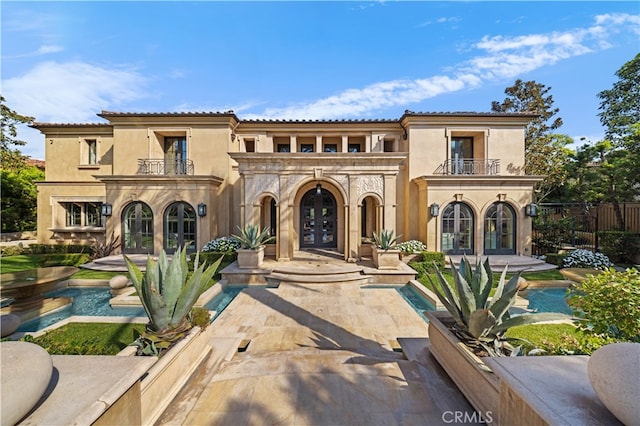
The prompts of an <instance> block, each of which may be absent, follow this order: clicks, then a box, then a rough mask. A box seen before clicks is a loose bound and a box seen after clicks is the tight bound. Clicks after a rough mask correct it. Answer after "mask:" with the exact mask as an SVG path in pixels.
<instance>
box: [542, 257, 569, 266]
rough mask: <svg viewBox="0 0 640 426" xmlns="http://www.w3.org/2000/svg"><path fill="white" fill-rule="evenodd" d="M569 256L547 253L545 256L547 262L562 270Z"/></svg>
mask: <svg viewBox="0 0 640 426" xmlns="http://www.w3.org/2000/svg"><path fill="white" fill-rule="evenodd" d="M567 256H568V255H567V254H564V253H562V254H561V253H547V254H545V262H547V263H550V264H552V265H556V266H559V267H561V268H562V265H563V264H564V258H565V257H567Z"/></svg>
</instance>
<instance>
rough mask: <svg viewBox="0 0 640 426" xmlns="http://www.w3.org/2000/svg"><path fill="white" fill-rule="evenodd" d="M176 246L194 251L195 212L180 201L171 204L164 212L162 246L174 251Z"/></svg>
mask: <svg viewBox="0 0 640 426" xmlns="http://www.w3.org/2000/svg"><path fill="white" fill-rule="evenodd" d="M178 247H182V248H183V249H185V248H186V249H187V252H195V251H196V212H195V210H194V208H193V207H191V206H190V205H189V204H187V203H182V202H177V203H173V204H171V205H170V206H169V207H168V208H167V210H166V211H165V212H164V248H165V250H166V252H167V253H175V251H176V250H177V249H178Z"/></svg>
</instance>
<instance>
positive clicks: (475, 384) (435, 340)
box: [425, 311, 500, 424]
mask: <svg viewBox="0 0 640 426" xmlns="http://www.w3.org/2000/svg"><path fill="white" fill-rule="evenodd" d="M425 315H426V316H427V318H428V319H429V340H430V342H431V353H432V354H433V356H434V358H435V359H436V360H437V361H438V363H439V364H440V365H441V366H442V368H443V369H444V370H445V371H446V372H447V374H448V375H449V377H451V380H453V382H454V383H455V384H456V386H458V388H459V389H460V391H462V393H463V394H464V396H465V397H466V398H467V400H469V402H470V403H471V405H473V407H474V408H475V409H476V410H477V411H478V412H479V413H481V414H482V415H483V416H485V417H486V418H493V421H494V422H496V423H497V424H499V423H500V422H499V419H498V416H499V413H500V379H499V378H498V377H496V375H495V374H493V372H491V370H490V369H489V367H487V365H486V364H485V363H484V361H483V360H482V358H479V357H477V356H476V355H474V354H473V352H471V350H470V349H469V348H468V347H467V346H466V345H465V344H464V343H463V342H461V341H460V339H458V338H457V337H456V335H455V334H453V333H452V332H451V331H450V330H449V327H450V326H451V325H453V323H454V320H453V318H452V317H451V315H450V314H449V313H448V312H442V311H438V312H425ZM487 413H489V414H487Z"/></svg>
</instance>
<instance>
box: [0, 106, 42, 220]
mask: <svg viewBox="0 0 640 426" xmlns="http://www.w3.org/2000/svg"><path fill="white" fill-rule="evenodd" d="M0 113H1V118H0V125H1V131H2V133H1V135H0V159H1V160H2V163H1V164H0V186H1V187H2V198H1V200H0V214H2V232H18V231H26V230H33V229H35V228H36V211H37V208H36V207H37V198H38V197H37V189H36V185H35V182H36V181H39V180H44V172H43V171H42V170H40V169H38V168H37V167H35V166H31V165H29V164H27V162H26V159H27V157H25V156H24V155H22V153H21V152H20V150H19V149H17V148H16V147H19V146H24V145H26V142H25V141H23V140H20V139H19V138H18V129H17V127H18V125H20V124H30V123H32V122H33V118H32V117H28V116H25V115H21V114H18V113H17V112H15V111H13V110H12V109H11V108H9V107H8V106H7V105H6V101H5V98H4V97H3V96H2V95H0Z"/></svg>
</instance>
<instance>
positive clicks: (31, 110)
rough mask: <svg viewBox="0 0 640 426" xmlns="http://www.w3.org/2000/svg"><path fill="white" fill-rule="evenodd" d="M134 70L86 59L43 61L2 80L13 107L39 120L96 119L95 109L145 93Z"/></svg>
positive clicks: (110, 105)
mask: <svg viewBox="0 0 640 426" xmlns="http://www.w3.org/2000/svg"><path fill="white" fill-rule="evenodd" d="M144 84H145V79H144V78H143V77H142V76H141V75H140V74H139V73H138V72H136V71H135V70H131V69H127V68H116V67H101V66H99V65H93V64H88V63H84V62H65V63H59V62H42V63H40V64H38V65H36V66H35V67H34V68H33V69H31V70H30V71H28V72H27V73H26V74H23V75H21V76H19V77H14V78H10V79H7V80H4V81H3V82H2V86H3V89H2V91H3V94H4V96H5V98H6V99H7V103H8V104H9V105H11V107H12V109H14V110H16V111H19V112H20V113H21V114H26V115H30V116H34V117H36V119H37V120H38V121H63V122H85V121H96V120H97V117H96V113H97V112H98V111H100V110H102V109H109V108H111V107H114V106H118V105H119V104H122V103H124V102H128V101H132V100H136V99H140V98H142V97H144V96H145V94H144V91H143V86H144Z"/></svg>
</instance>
